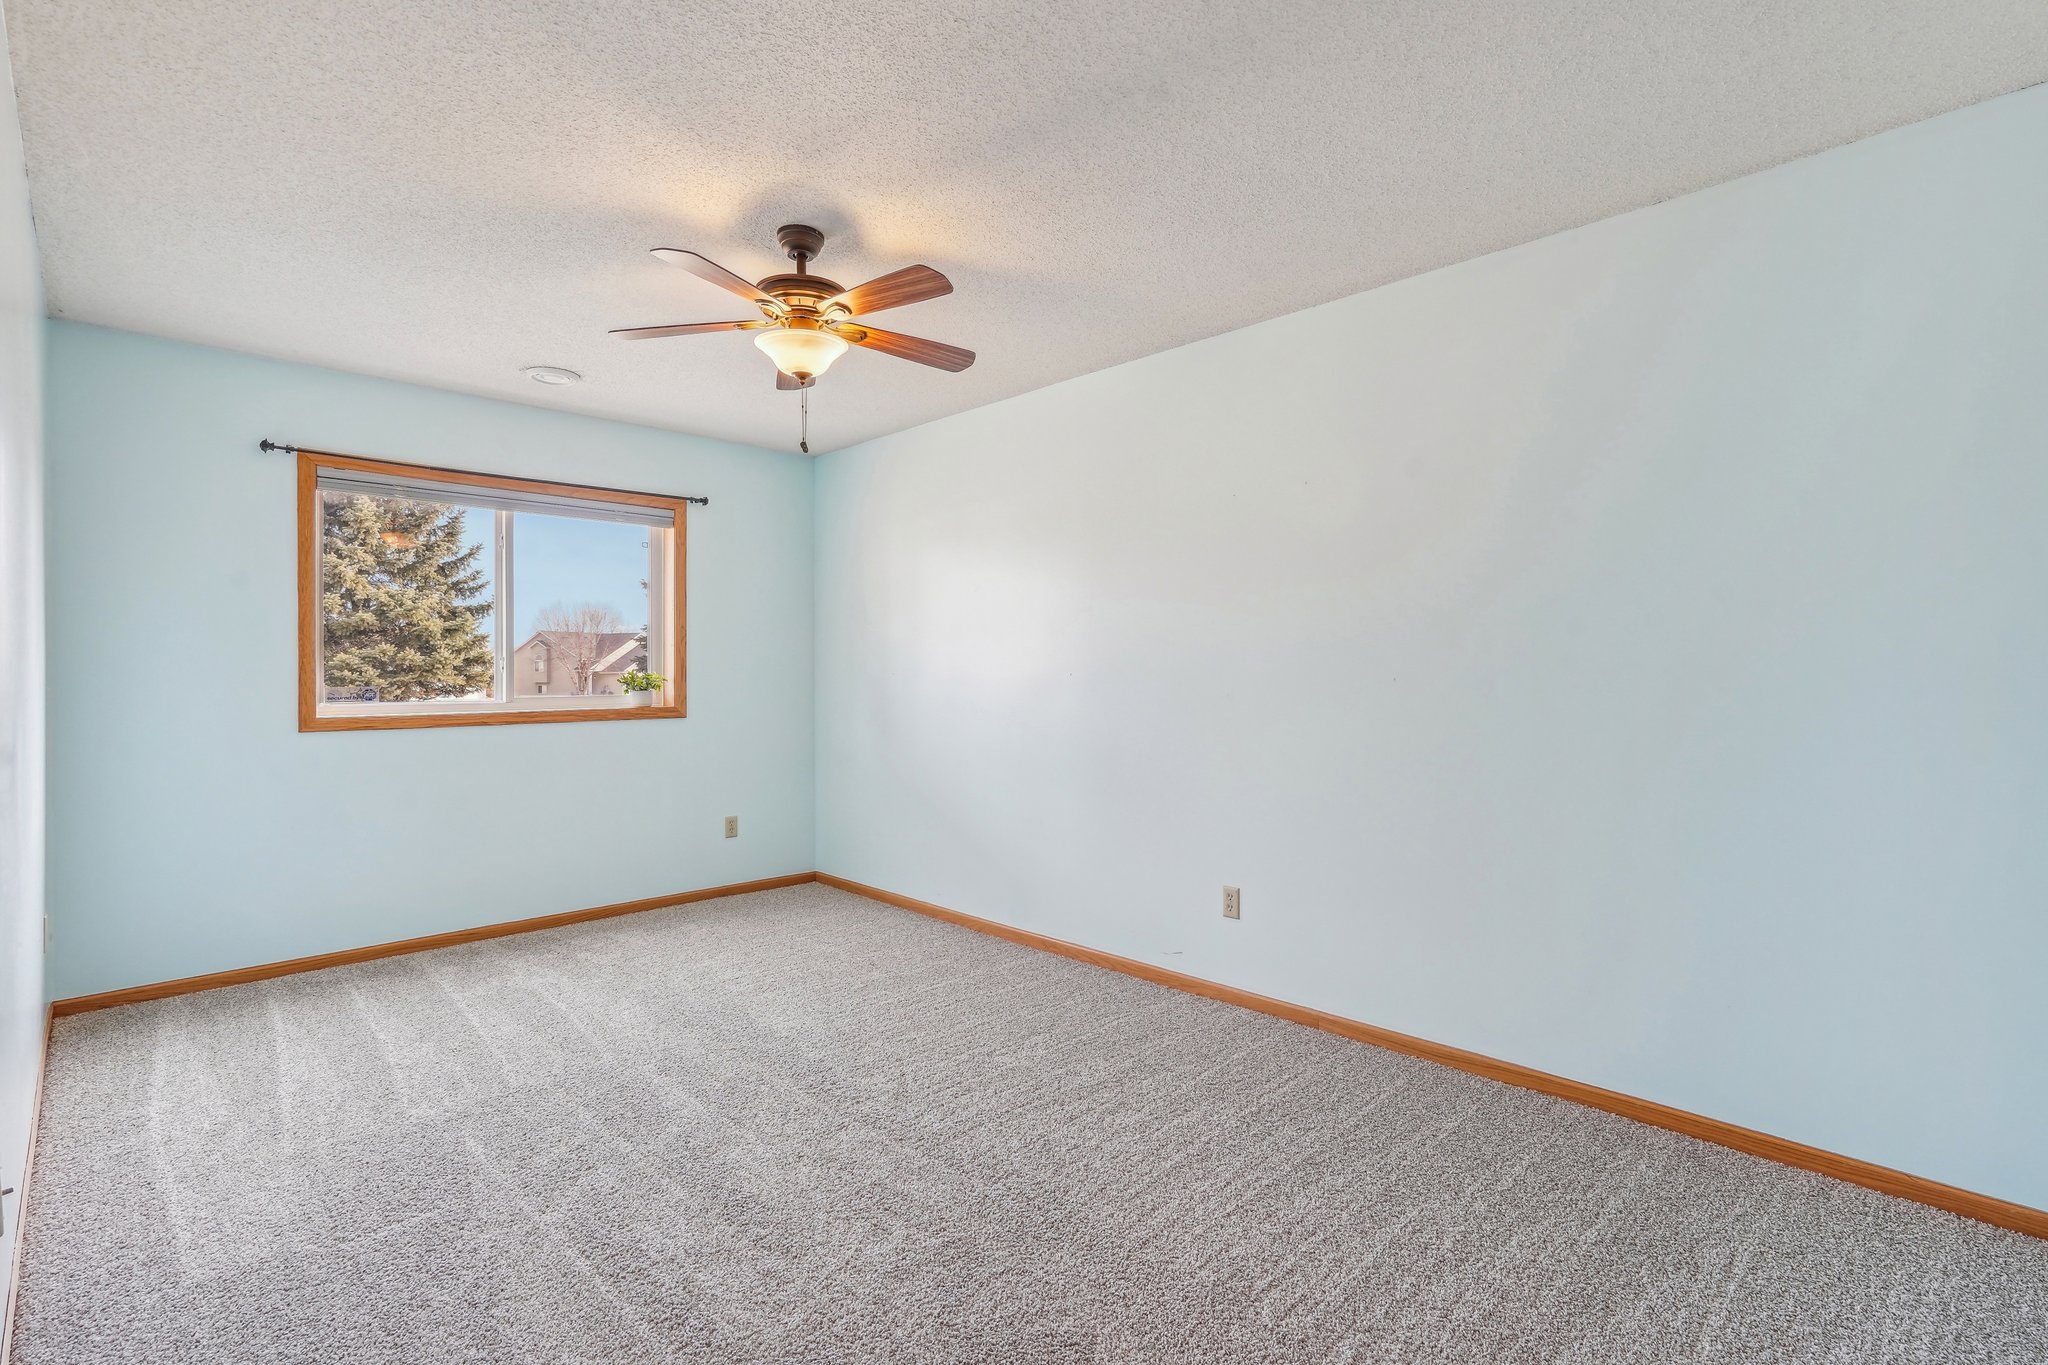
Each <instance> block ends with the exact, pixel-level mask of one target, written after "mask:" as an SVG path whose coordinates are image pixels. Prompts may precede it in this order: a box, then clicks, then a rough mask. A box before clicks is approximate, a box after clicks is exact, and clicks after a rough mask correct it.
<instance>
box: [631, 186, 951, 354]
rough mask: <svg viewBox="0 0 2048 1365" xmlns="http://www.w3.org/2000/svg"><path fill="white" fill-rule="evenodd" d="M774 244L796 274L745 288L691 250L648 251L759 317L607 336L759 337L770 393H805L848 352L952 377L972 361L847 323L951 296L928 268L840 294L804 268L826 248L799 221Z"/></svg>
mask: <svg viewBox="0 0 2048 1365" xmlns="http://www.w3.org/2000/svg"><path fill="white" fill-rule="evenodd" d="M775 240H776V242H777V244H778V245H780V246H781V247H782V249H783V251H785V252H786V253H788V255H789V258H790V259H791V260H792V261H795V262H796V271H795V273H793V274H788V275H770V276H769V277H768V278H766V279H764V280H762V281H761V282H760V283H758V284H754V283H749V282H748V281H747V280H745V279H742V278H741V277H740V276H738V275H735V274H733V273H732V271H730V270H727V269H726V268H725V267H724V266H722V265H719V264H717V263H716V262H713V261H710V260H707V259H705V258H704V257H702V256H699V255H698V254H697V253H696V252H694V251H679V250H677V249H676V248H674V247H666V246H660V247H656V248H654V254H655V255H657V256H659V257H661V258H662V259H663V260H665V261H673V262H674V263H675V264H677V265H679V266H681V267H682V268H683V269H685V270H687V271H689V272H690V273H691V274H692V275H695V276H696V277H697V278H699V279H701V280H709V281H710V282H711V283H713V284H715V285H717V286H719V287H720V288H721V289H729V290H731V291H732V292H733V293H735V294H738V295H739V296H740V297H741V298H743V299H745V300H746V301H747V302H749V303H751V304H753V305H754V306H755V307H756V308H758V309H760V310H761V316H760V317H759V318H758V319H756V318H748V319H745V320H744V321H740V322H684V323H677V324H674V325H672V326H667V327H621V328H618V329H617V330H615V331H614V332H613V333H612V335H613V336H615V337H625V338H627V339H628V340H630V341H646V340H650V339H652V338H654V337H682V336H694V335H696V334H698V333H700V332H758V333H759V335H758V336H756V337H755V338H754V344H755V345H756V346H759V347H760V348H761V349H762V350H763V351H765V352H766V353H767V355H768V358H769V359H770V360H772V361H774V362H775V387H776V388H778V389H808V388H809V387H811V385H813V384H815V383H817V382H818V376H819V375H821V374H823V373H825V371H826V370H827V369H829V368H830V367H831V364H832V362H833V361H835V360H837V359H839V357H840V356H842V355H845V354H846V350H847V348H848V347H849V346H865V347H867V348H868V349H869V350H871V351H880V352H882V353H883V354H884V355H893V356H899V357H901V358H902V359H904V360H915V361H916V362H917V363H918V364H920V365H931V366H934V367H936V368H938V369H941V370H951V371H955V372H958V371H960V370H964V369H966V368H967V367H968V366H969V365H972V364H973V363H974V352H972V351H969V350H964V349H962V348H961V347H958V346H948V345H946V344H945V343H943V342H938V341H926V340H924V339H923V338H922V337H912V336H904V335H903V334H902V333H901V332H885V331H883V330H882V329H881V328H879V327H870V326H868V325H867V324H866V323H861V322H856V321H854V319H856V318H859V317H864V316H865V315H867V314H869V313H879V312H881V311H882V310H883V309H885V308H901V307H902V306H903V305H904V304H906V303H917V302H920V301H921V300H924V299H935V298H938V297H939V296H940V295H942V294H950V293H952V292H953V282H952V281H951V280H949V279H947V278H946V277H945V276H944V275H941V274H940V273H939V272H938V271H936V270H934V269H932V268H931V267H930V266H928V265H907V266H905V267H903V269H901V270H895V271H891V272H890V273H889V274H887V275H883V276H882V277H881V278H879V279H873V280H869V281H868V282H867V283H866V284H857V285H855V286H854V287H853V288H851V289H841V288H840V287H839V285H838V283H837V282H836V281H833V280H828V279H826V278H825V277H824V276H823V275H813V274H811V273H810V269H809V267H810V263H811V260H812V258H814V257H815V256H816V255H817V254H818V252H819V250H820V249H821V248H823V247H824V245H825V234H824V233H822V232H820V231H818V229H816V228H814V227H808V226H806V225H804V224H802V223H788V224H785V225H784V226H782V227H779V228H777V229H776V230H775Z"/></svg>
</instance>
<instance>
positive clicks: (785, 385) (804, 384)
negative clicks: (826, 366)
mask: <svg viewBox="0 0 2048 1365" xmlns="http://www.w3.org/2000/svg"><path fill="white" fill-rule="evenodd" d="M817 382H818V377H817V376H816V375H812V376H811V377H810V378H809V379H805V380H802V381H799V380H798V379H797V378H796V376H795V375H788V374H784V373H783V372H782V371H780V370H777V371H776V372H775V387H776V388H778V389H788V390H789V391H790V392H792V393H794V392H795V391H796V390H798V389H808V388H809V387H811V385H813V384H815V383H817Z"/></svg>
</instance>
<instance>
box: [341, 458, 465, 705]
mask: <svg viewBox="0 0 2048 1365" xmlns="http://www.w3.org/2000/svg"><path fill="white" fill-rule="evenodd" d="M464 516H465V513H464V510H463V509H462V508H460V507H449V506H447V505H445V504H442V503H434V502H415V501H413V500H411V499H408V498H373V497H367V496H364V495H361V494H332V493H330V494H328V495H327V496H326V498H325V505H324V507H323V508H322V525H323V528H324V535H323V538H322V540H321V544H320V565H321V581H320V590H321V613H322V615H323V617H324V618H325V629H326V637H325V638H326V644H325V664H326V679H325V681H326V685H327V686H328V687H330V688H345V689H348V690H350V691H356V690H360V689H362V688H365V687H374V688H375V689H377V697H378V699H379V700H381V701H424V700H426V699H428V698H432V697H460V696H466V695H468V694H470V693H472V692H488V691H489V690H490V687H491V674H492V670H493V667H494V665H495V660H494V658H493V656H492V650H491V637H490V636H489V635H488V634H487V633H485V631H484V630H483V626H482V623H483V619H484V618H485V617H486V616H489V615H490V614H491V607H492V602H491V599H489V598H483V597H480V594H481V593H482V592H483V591H484V588H485V578H484V571H483V569H482V568H481V567H479V566H478V564H477V557H478V556H479V555H481V554H482V553H483V547H482V546H481V545H466V544H464V543H463V518H464Z"/></svg>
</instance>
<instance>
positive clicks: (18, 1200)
mask: <svg viewBox="0 0 2048 1365" xmlns="http://www.w3.org/2000/svg"><path fill="white" fill-rule="evenodd" d="M55 1017H56V1016H55V1012H54V1011H53V1010H52V1009H51V1007H50V1006H48V1005H45V1006H43V1051H42V1055H41V1057H40V1058H38V1059H37V1061H36V1085H35V1089H34V1090H33V1091H31V1092H30V1093H29V1098H28V1146H27V1147H26V1148H25V1149H24V1150H23V1153H22V1158H21V1184H20V1185H19V1186H17V1187H16V1189H15V1191H14V1208H13V1209H12V1210H11V1212H12V1213H13V1215H14V1222H13V1223H12V1224H10V1225H9V1226H11V1227H12V1228H13V1229H14V1258H13V1260H14V1263H13V1266H12V1267H11V1269H10V1271H9V1273H8V1276H7V1293H6V1295H5V1296H4V1297H5V1298H6V1301H7V1302H6V1309H5V1312H6V1316H4V1317H0V1362H5V1361H10V1360H13V1359H14V1307H15V1304H16V1302H17V1301H18V1300H19V1299H20V1297H21V1260H22V1257H21V1248H22V1245H23V1244H24V1243H25V1242H26V1241H27V1240H28V1238H27V1232H28V1226H27V1223H28V1191H29V1182H30V1181H31V1180H32V1179H33V1178H34V1176H35V1170H36V1138H37V1136H38V1135H39V1134H41V1132H42V1131H43V1077H45V1076H47V1075H49V1074H50V1024H51V1023H52V1022H53V1020H54V1019H55ZM4 1183H5V1182H4V1181H0V1184H4Z"/></svg>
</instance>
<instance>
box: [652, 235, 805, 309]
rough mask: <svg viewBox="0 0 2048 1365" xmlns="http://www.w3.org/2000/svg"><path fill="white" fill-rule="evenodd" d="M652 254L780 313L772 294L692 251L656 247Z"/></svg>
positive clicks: (699, 277) (778, 305) (780, 307)
mask: <svg viewBox="0 0 2048 1365" xmlns="http://www.w3.org/2000/svg"><path fill="white" fill-rule="evenodd" d="M653 254H654V255H656V256H659V257H661V259H663V260H664V261H672V262H674V263H675V264H676V265H679V266H681V267H682V268H683V269H685V270H687V271H689V272H690V273H691V274H692V275H695V276H696V277H697V278H698V279H700V280H709V281H710V282H711V283H713V284H715V285H717V286H718V287H719V288H720V289H730V290H731V291H732V292H733V293H735V294H738V295H739V296H740V297H741V298H743V299H746V300H747V301H749V302H750V303H754V304H758V305H761V306H763V307H767V308H772V309H774V310H775V311H776V312H778V313H779V312H781V311H782V304H781V303H780V302H779V301H778V300H777V299H776V298H775V296H774V295H772V294H765V293H763V292H761V289H760V287H759V286H757V285H756V284H755V283H754V282H753V281H752V280H747V279H742V278H740V277H739V276H738V275H735V274H733V273H732V272H731V271H730V270H727V269H726V268H725V267H724V266H722V265H720V264H719V263H718V262H716V261H712V260H706V259H705V258H704V257H702V256H699V255H698V254H697V253H696V252H694V251H682V250H679V249H678V248H676V247H672V246H658V247H656V248H654V251H653Z"/></svg>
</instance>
